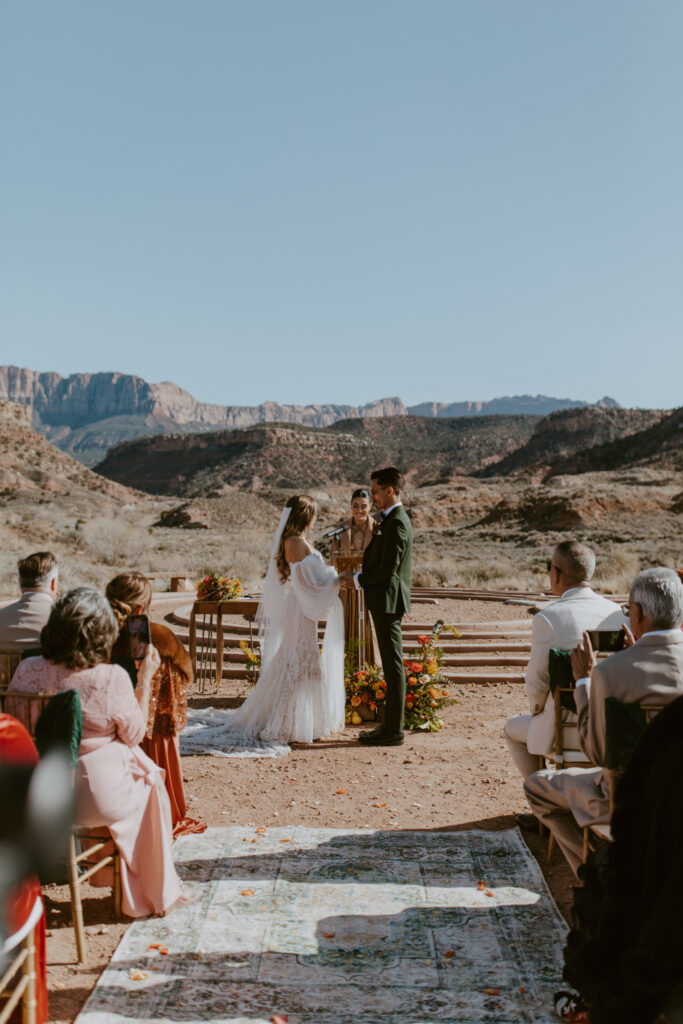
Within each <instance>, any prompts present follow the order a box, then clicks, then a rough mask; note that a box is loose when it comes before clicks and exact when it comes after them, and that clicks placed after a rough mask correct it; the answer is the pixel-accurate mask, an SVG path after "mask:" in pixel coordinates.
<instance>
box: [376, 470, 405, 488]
mask: <svg viewBox="0 0 683 1024" xmlns="http://www.w3.org/2000/svg"><path fill="white" fill-rule="evenodd" d="M370 479H371V480H376V481H377V483H378V484H379V485H380V487H393V489H394V494H400V493H401V491H402V490H403V474H402V473H401V471H400V469H396V466H387V467H386V469H376V470H375V472H374V473H371V474H370Z"/></svg>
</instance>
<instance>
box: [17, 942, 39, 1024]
mask: <svg viewBox="0 0 683 1024" xmlns="http://www.w3.org/2000/svg"><path fill="white" fill-rule="evenodd" d="M23 945H24V949H25V950H26V954H27V955H26V960H25V961H24V974H25V976H26V981H27V984H26V991H25V992H24V996H23V999H22V1004H21V1019H22V1024H36V933H35V928H32V929H31V931H30V932H29V933H28V935H27V936H26V938H25V939H24V943H23Z"/></svg>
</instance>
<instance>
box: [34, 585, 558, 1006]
mask: <svg viewBox="0 0 683 1024" xmlns="http://www.w3.org/2000/svg"><path fill="white" fill-rule="evenodd" d="M175 603H176V605H177V602H175ZM171 606H172V602H169V603H168V604H164V603H163V602H159V603H155V607H154V617H155V618H158V619H161V618H162V617H163V615H165V614H166V612H167V611H168V609H169V608H170V607H171ZM523 615H524V609H523V608H522V609H520V606H519V605H504V604H500V603H494V602H485V601H442V602H440V603H439V605H438V606H435V605H417V606H416V607H415V610H414V613H413V615H411V616H410V620H412V621H414V622H419V623H428V622H433V621H434V620H435V619H436V618H443V619H445V621H446V622H447V623H461V622H462V623H464V622H489V621H491V622H494V621H496V620H498V621H500V620H502V619H520V618H521V617H522V616H523ZM452 692H453V694H454V696H455V697H457V700H458V703H457V704H456V705H454V706H453V707H450V708H447V709H446V710H445V714H444V720H445V726H444V728H443V729H442V730H441V731H440V732H438V733H429V734H424V733H406V742H405V745H404V746H403V747H389V748H374V749H367V748H365V747H363V746H361V745H360V744H359V743H358V742H357V739H356V737H357V735H358V730H357V729H355V728H352V729H347V730H345V731H344V732H343V733H340V734H339V735H337V736H335V737H334V738H333V739H330V740H325V741H321V742H317V743H314V744H311V745H309V746H303V745H302V746H298V747H295V748H293V749H292V752H291V754H290V755H289V756H288V757H286V758H282V759H277V760H253V759H245V760H238V759H232V758H214V757H201V756H196V757H187V758H184V759H183V775H184V778H185V788H186V793H187V796H188V813H190V814H191V815H192V816H193V817H196V818H200V819H201V820H203V821H205V822H206V823H207V824H208V825H216V826H226V825H253V826H255V827H259V826H266V827H268V826H274V825H278V826H283V825H291V826H296V825H306V826H320V827H329V828H342V827H349V826H352V827H360V826H369V827H370V828H373V829H438V830H441V831H448V830H455V829H458V830H460V829H466V828H475V827H476V828H487V829H504V828H511V827H514V825H515V819H514V815H515V813H516V812H519V811H523V810H525V809H526V806H525V801H524V799H523V794H522V787H521V780H520V778H519V776H518V774H517V772H516V770H515V769H514V768H513V766H512V764H511V762H510V759H509V757H508V754H507V749H506V747H505V745H504V743H503V740H502V736H501V731H502V728H503V725H504V723H505V721H506V719H507V718H508V717H510V715H513V714H517V713H519V712H521V711H525V710H526V707H525V697H524V692H523V689H522V687H521V686H519V685H511V684H508V683H498V684H495V685H482V684H466V685H463V686H457V687H453V690H452ZM245 693H246V686H245V684H243V683H240V682H235V683H229V684H225V695H224V696H225V703H226V704H231V705H233V706H234V705H235V704H237V703H239V701H240V698H241V697H242V696H243V695H244V694H245ZM202 703H206V702H205V701H204V702H202ZM340 790H341V791H343V792H339V791H340ZM524 838H525V839H526V841H527V843H528V844H529V846H530V848H531V850H532V852H533V853H534V855H535V856H536V857H537V859H538V860H539V863H540V864H541V867H542V869H543V872H544V874H545V877H546V879H547V881H548V885H549V887H550V890H551V892H552V894H553V896H554V897H555V900H556V902H557V904H558V906H559V907H560V910H561V911H562V912H563V913H564V914H565V916H566V915H567V913H568V910H569V907H570V905H571V896H572V886H573V884H574V883H573V876H572V874H571V872H570V871H569V868H568V867H567V865H566V863H565V862H564V859H563V858H562V855H561V854H560V853H558V852H557V851H556V852H555V853H554V856H553V860H552V862H551V864H550V865H547V864H546V850H547V838H546V837H543V838H541V837H539V836H538V835H537V834H535V833H524ZM85 889H86V893H85V901H84V913H85V920H86V931H87V936H88V938H87V941H88V957H87V961H86V963H85V964H78V962H77V960H76V948H75V943H74V936H73V928H72V927H71V926H70V909H71V908H70V904H69V902H68V889H67V888H66V887H58V886H50V887H47V888H46V889H45V890H44V893H45V897H46V908H47V924H48V947H47V950H48V971H49V986H50V1018H51V1020H54V1021H72V1020H73V1019H74V1018H75V1016H76V1014H77V1013H78V1012H79V1010H80V1009H81V1007H82V1006H83V1003H84V1002H85V1000H86V998H87V996H88V994H89V992H90V991H91V990H92V988H93V986H94V984H95V982H96V980H97V977H98V976H99V974H100V972H101V971H102V970H103V969H104V967H105V966H106V964H107V962H108V960H109V958H110V956H111V954H112V952H113V950H114V949H115V947H116V945H117V943H118V941H119V939H120V937H121V935H122V934H123V932H124V931H125V929H126V923H123V922H116V921H114V920H113V914H112V909H113V908H112V898H111V892H110V890H106V889H105V890H97V889H92V888H90V887H89V886H86V887H85ZM559 981H560V979H558V982H559Z"/></svg>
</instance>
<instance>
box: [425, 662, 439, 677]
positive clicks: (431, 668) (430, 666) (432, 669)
mask: <svg viewBox="0 0 683 1024" xmlns="http://www.w3.org/2000/svg"><path fill="white" fill-rule="evenodd" d="M427 671H428V672H429V674H430V676H435V675H436V674H437V673H438V671H439V665H438V662H436V661H430V662H428V663H427Z"/></svg>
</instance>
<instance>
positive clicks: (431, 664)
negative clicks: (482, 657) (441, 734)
mask: <svg viewBox="0 0 683 1024" xmlns="http://www.w3.org/2000/svg"><path fill="white" fill-rule="evenodd" d="M443 629H444V624H443V621H442V620H441V619H439V620H438V621H437V622H435V623H434V627H433V629H432V631H431V633H426V634H423V635H422V636H418V638H417V642H418V644H419V648H418V649H417V650H415V651H414V652H413V653H412V655H411V656H410V657H409V658H407V659H406V661H405V662H404V665H405V670H406V710H405V719H404V721H405V727H406V729H411V730H414V729H426V730H428V731H429V732H438V730H439V729H440V728H441V727H442V725H443V719H442V718H441V717H440V712H441V710H442V709H443V708H445V707H448V706H449V705H451V704H457V701H456V700H454V699H453V698H452V697H451V696H450V690H449V689H448V686H449V682H448V677H447V676H446V675H445V674H444V671H443V651H442V650H441V648H440V647H439V636H440V634H441V633H442V631H443Z"/></svg>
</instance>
